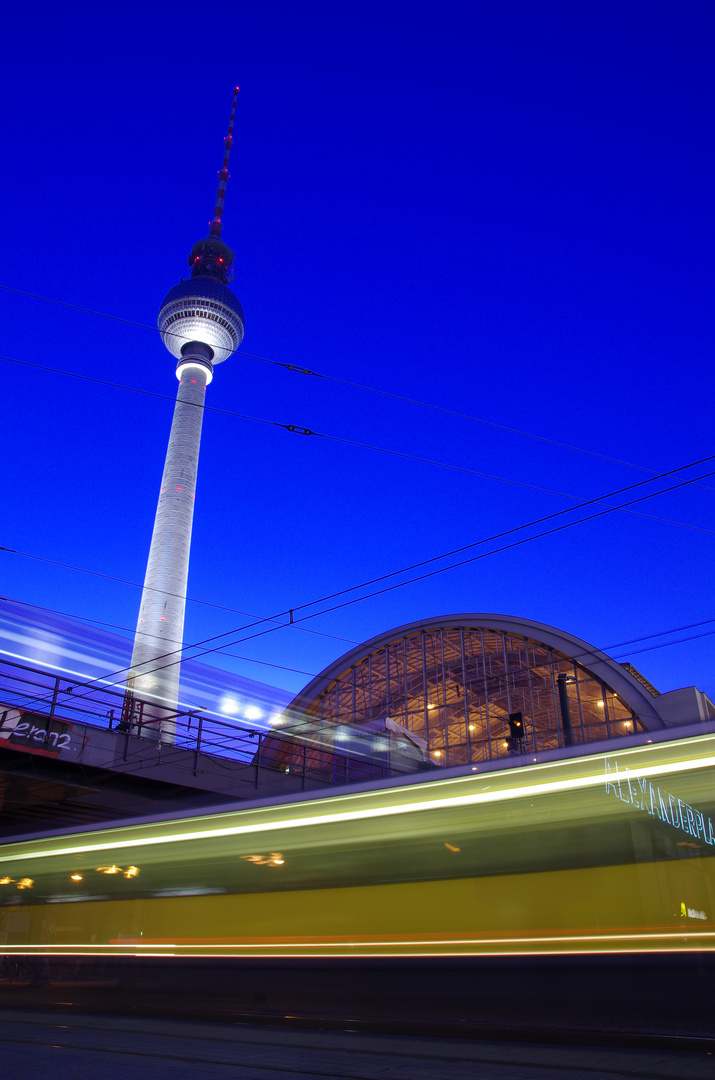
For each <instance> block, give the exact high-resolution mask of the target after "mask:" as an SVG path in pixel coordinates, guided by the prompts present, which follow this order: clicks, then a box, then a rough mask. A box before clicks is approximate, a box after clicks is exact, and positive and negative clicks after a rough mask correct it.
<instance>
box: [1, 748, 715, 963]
mask: <svg viewBox="0 0 715 1080" xmlns="http://www.w3.org/2000/svg"><path fill="white" fill-rule="evenodd" d="M713 765H715V734H708V735H701V736H697V737H693V738H681V739H678V740H674V741H672V742H660V743H653V744H650V745H643V746H631V747H621V748H619V749H617V750H611V749H610V748H609V749H608V752H607V753H605V754H604V753H603V752H601V753H598V754H591V755H589V756H584V757H576V758H570V759H566V760H561V761H557V762H550V763H544V764H534V763H531V764H524V765H523V766H519V767H515V768H510V769H501V770H494V769H490V768H489V767H486V766H479V769H478V771H476V770H475V769H474V767H470V768H469V771H467V770H459V771H458V770H452V771H450V773H449V774H448V775H447V776H444V777H442V778H440V779H438V780H429V781H425V782H422V783H419V782H417V783H416V782H414V781H412V782H407V783H406V782H404V781H403V782H391V783H389V784H387V785H384V786H378V785H374V784H373V785H370V786H368V787H364V788H362V789H358V790H355V789H352V790H346V791H345V793H344V794H342V795H334V794H331V795H326V796H322V795H320V796H317V797H316V796H311V797H309V798H307V797H302V798H299V799H293V800H290V801H283V802H281V803H279V804H275V805H272V806H266V805H260V804H259V805H252V806H247V807H246V808H245V809H241V810H232V811H229V812H225V813H217V814H207V815H202V816H200V817H195V818H190V819H183V820H173V821H167V820H157V819H151V820H146V819H145V820H144V821H142V822H140V823H137V824H134V825H131V826H128V827H121V828H110V829H102V830H94V831H92V832H87V833H82V834H76V835H74V836H72V835H66V836H45V837H38V838H36V839H33V840H28V841H20V842H18V843H14V844H8V845H6V846H5V847H4V848H3V849H2V859H1V861H0V879H1V880H2V882H3V884H1V885H0V898H1V899H0V904H1V905H2V906H1V907H0V934H3V935H5V940H6V942H7V944H6V945H5V946H4V947H3V951H5V952H6V953H8V954H13V953H16V954H23V953H25V954H28V955H38V954H40V955H43V954H44V955H51V954H55V955H72V954H75V955H82V956H86V955H88V954H89V955H96V956H98V957H99V956H108V955H135V956H140V955H141V956H147V955H152V956H177V957H178V956H234V957H240V956H244V957H245V956H247V955H250V956H252V957H256V956H258V957H277V956H294V957H295V956H299V957H319V956H333V957H345V956H429V955H440V956H449V955H454V956H462V955H474V956H479V955H508V954H513V955H525V954H532V953H533V954H550V953H606V954H608V953H620V952H646V953H647V952H693V951H695V952H700V951H707V952H711V951H715V929H713V913H714V912H715V877H714V873H715V830H714V827H713V820H712V819H713V815H714V814H715V799H714V796H713V785H712V775H713V773H712V769H713ZM100 853H101V854H100ZM100 864H101V865H100ZM108 864H111V866H112V867H116V869H117V872H116V873H114V874H111V875H108V874H107V865H108ZM127 867H129V868H130V869H131V870H132V871H135V872H133V873H132V874H131V875H128V874H127V872H126V868H127ZM19 881H25V882H28V881H29V882H31V885H30V886H27V885H26V886H25V887H24V888H23V889H20V888H19V886H18V882H19Z"/></svg>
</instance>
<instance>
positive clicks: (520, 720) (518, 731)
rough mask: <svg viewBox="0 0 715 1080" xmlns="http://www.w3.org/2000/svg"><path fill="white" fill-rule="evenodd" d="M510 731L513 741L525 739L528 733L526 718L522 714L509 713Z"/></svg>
mask: <svg viewBox="0 0 715 1080" xmlns="http://www.w3.org/2000/svg"><path fill="white" fill-rule="evenodd" d="M509 729H510V732H511V737H512V739H523V738H524V736H525V735H526V731H525V730H524V717H523V714H522V713H520V712H513V713H509Z"/></svg>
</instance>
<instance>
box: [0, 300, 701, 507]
mask: <svg viewBox="0 0 715 1080" xmlns="http://www.w3.org/2000/svg"><path fill="white" fill-rule="evenodd" d="M0 289H3V290H4V291H5V292H12V293H16V294H17V295H19V296H26V297H28V298H29V299H32V300H41V301H43V302H44V303H47V304H56V305H57V306H59V307H65V308H68V309H70V310H72V311H81V312H83V313H84V314H85V315H94V316H96V317H97V318H101V319H109V320H110V321H112V322H119V323H123V324H125V325H126V326H134V327H136V328H138V329H141V330H150V331H151V332H152V333H155V334H158V333H159V328H158V326H153V325H151V324H149V323H143V322H139V321H138V320H137V319H129V318H126V317H125V316H122V315H111V314H108V313H107V312H104V311H97V310H96V309H95V308H88V307H84V306H83V305H81V304H71V303H69V302H68V301H65V300H57V299H55V298H54V297H50V296H42V295H40V294H39V293H31V292H28V291H27V290H25V289H17V288H14V287H13V286H10V285H1V284H0ZM163 333H164V335H165V336H169V337H171V336H174V335H173V334H172V332H171V331H168V330H164V331H163ZM175 336H177V337H180V335H178V334H177V335H175ZM236 355H237V356H245V357H248V358H249V359H252V360H259V361H261V363H264V364H270V365H272V366H273V367H280V368H283V369H284V370H285V371H289V372H293V373H296V374H300V375H307V376H312V377H314V378H318V379H324V380H326V382H334V383H337V384H339V385H341V386H349V387H351V388H353V389H356V390H361V391H364V392H365V393H369V394H377V395H379V396H381V397H386V398H391V399H392V400H394V401H402V402H405V403H406V404H408V405H414V406H416V407H417V408H421V409H429V410H431V411H433V412H438V413H443V414H445V415H447V416H453V417H456V418H458V419H461V420H468V421H469V422H471V423H474V424H481V425H483V426H484V427H490V428H494V429H496V430H498V431H505V432H508V433H509V434H511V435H519V436H521V437H522V438H525V439H534V440H536V441H537V442H542V443H546V444H548V445H550V446H556V447H559V448H560V449H562V450H570V451H572V452H574V453H576V454H585V455H586V456H588V457H593V458H598V459H599V460H601V461H609V462H611V463H612V464H614V465H623V466H625V467H626V468H628V469H637V470H639V471H640V472H649V473H651V474H652V475H655V473H656V471H657V470H655V469H649V468H647V467H646V466H644V465H636V464H634V463H633V462H632V461H625V460H623V459H622V458H615V457H612V456H611V455H609V454H601V453H599V452H598V451H595V450H586V449H585V448H584V447H581V446H574V445H573V444H572V443H565V442H561V441H559V440H558V439H551V438H548V437H547V436H545V435H536V434H534V432H530V431H522V430H521V429H520V428H514V427H510V426H509V425H507V424H498V423H496V422H495V421H492V420H484V419H483V418H482V417H478V416H471V415H470V414H469V413H464V412H460V411H458V410H456V409H448V408H446V407H444V406H441V405H433V404H431V403H430V402H425V401H419V400H418V399H416V398H411V397H408V396H406V395H404V394H396V393H393V392H392V391H389V390H381V389H379V388H378V387H374V386H365V385H364V384H363V383H358V382H354V381H353V380H350V379H341V378H339V377H338V376H336V375H326V374H325V373H324V372H318V371H312V370H311V369H310V368H306V367H302V366H300V365H298V364H289V363H285V362H283V361H280V360H271V359H270V358H269V357H267V356H260V355H259V354H258V353H249V352H246V351H245V350H244V349H238V350H237V351H236ZM81 377H83V376H78V378H81ZM93 381H96V382H99V381H101V380H93ZM140 392H141V391H140ZM153 396H156V397H160V396H162V395H153ZM172 400H173V399H172ZM216 411H222V410H216ZM251 419H255V418H251ZM708 490H712V489H708Z"/></svg>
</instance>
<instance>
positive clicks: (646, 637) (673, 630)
mask: <svg viewBox="0 0 715 1080" xmlns="http://www.w3.org/2000/svg"><path fill="white" fill-rule="evenodd" d="M2 600H5V601H7V602H9V603H11V604H18V605H22V606H24V607H35V606H36V605H34V604H29V603H27V602H26V601H24V600H16V599H14V598H12V597H5V596H0V601H2ZM41 610H42V611H46V612H49V613H50V614H52V615H63V616H64V617H65V618H68V619H76V620H78V621H79V622H86V623H90V624H93V625H97V626H103V627H108V628H110V629H113V630H124V631H126V632H127V633H133V632H134V631H133V630H131V629H130V627H128V626H120V625H118V624H117V623H109V622H105V621H104V620H102V619H94V618H92V617H90V616H88V615H77V614H76V613H75V612H69V611H61V610H59V609H58V608H47V607H43V608H42V609H41ZM714 622H715V618H712V619H702V620H701V621H700V622H695V623H686V624H685V625H684V626H674V627H670V628H669V629H668V630H657V631H655V632H654V633H652V634H642V635H641V636H640V637H637V638H629V639H628V641H617V642H613V643H611V644H610V645H599V646H597V648H598V650H599V652H604V653H607V652H610V651H611V650H614V649H622V648H624V647H625V646H626V645H637V644H640V642H642V641H652V640H653V638H657V637H666V636H668V635H670V634H679V633H681V632H682V631H683V630H694V629H696V628H698V627H700V626H709V625H710V624H711V623H714ZM289 625H290V624H289ZM281 626H282V627H285V623H282V624H281ZM304 629H307V628H304ZM713 634H715V630H708V631H706V632H705V633H702V634H692V635H690V636H689V637H685V638H678V639H677V640H675V641H664V642H661V643H660V644H658V645H650V646H648V647H647V648H644V649H633V650H628V651H626V652H625V653H623V654H622V656H631V655H635V653H639V652H651V651H653V650H655V649H661V648H663V649H664V648H667V647H668V646H669V645H679V644H680V643H681V642H686V641H695V640H697V639H698V638H702V637H710V636H712V635H713ZM326 636H332V635H326ZM338 640H348V639H342V638H339V639H338ZM350 643H351V644H354V645H359V644H360V642H358V641H351V642H350ZM220 652H221V655H222V656H228V657H231V658H232V659H234V660H244V661H246V662H248V663H250V664H260V665H261V666H263V667H272V668H278V669H279V670H281V671H290V672H293V673H294V674H296V675H307V676H309V678H312V679H314V678H317V676H318V674H319V672H317V671H305V670H304V669H302V668H294V667H289V666H288V665H286V664H276V663H273V662H272V661H270V660H260V659H258V658H257V657H254V656H239V655H238V654H237V653H230V652H226V650H225V649H221V650H220ZM584 655H587V654H584ZM572 659H574V660H577V659H578V655H574V656H573V657H572ZM613 659H619V658H618V657H613Z"/></svg>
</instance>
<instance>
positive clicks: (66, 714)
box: [0, 657, 406, 784]
mask: <svg viewBox="0 0 715 1080" xmlns="http://www.w3.org/2000/svg"><path fill="white" fill-rule="evenodd" d="M152 713H153V714H154V716H155V715H156V705H155V704H152V703H149V702H145V701H142V700H141V699H139V698H137V697H136V696H135V695H134V694H130V693H127V691H126V690H125V689H124V688H119V687H117V686H116V685H111V684H110V685H107V684H103V683H102V682H101V681H100V680H98V679H87V680H84V681H82V680H79V679H71V678H67V677H66V676H64V675H59V674H55V673H53V672H51V671H47V670H43V669H42V668H33V667H29V666H27V665H25V664H21V663H19V662H17V661H13V660H8V659H5V658H2V657H0V748H3V747H4V748H5V749H13V750H26V751H27V750H30V751H32V750H34V751H35V752H37V751H38V750H40V751H42V750H43V748H46V749H49V750H51V751H54V750H55V749H57V747H58V745H59V747H60V748H61V746H62V741H61V739H62V733H63V730H64V731H66V730H68V729H67V728H66V725H72V724H86V725H88V726H89V727H93V728H99V729H104V730H109V731H113V732H115V733H116V734H117V736H118V737H121V736H125V737H126V739H127V742H128V740H129V739H130V738H131V737H134V738H139V739H145V740H147V742H153V743H155V744H156V743H158V742H160V741H166V742H170V743H171V744H172V745H174V746H177V747H180V748H182V749H184V750H189V751H193V752H194V754H195V772H198V756H199V754H206V755H208V756H210V757H214V758H222V759H229V760H231V761H235V762H244V763H250V764H251V765H255V766H256V767H257V768H261V769H269V770H273V771H275V772H284V773H285V772H290V773H292V774H293V775H294V776H295V775H296V774H297V776H298V777H302V778H303V780H304V781H305V780H312V781H318V782H323V783H326V784H333V783H335V784H342V783H346V782H352V783H355V782H359V781H360V780H368V779H377V778H380V777H385V776H390V775H392V774H393V773H401V772H404V771H406V770H405V769H404V767H400V766H399V765H397V764H391V763H390V761H389V760H387V759H385V756H384V755H373V754H371V753H370V751H369V748H367V749H366V752H365V753H362V754H355V753H344V752H343V753H341V752H330V753H327V754H326V752H325V738H324V737H323V738H317V736H316V737H315V738H312V739H311V737H309V736H303V737H299V736H295V735H291V734H288V733H285V734H284V733H281V734H279V733H278V732H276V731H274V730H273V729H270V730H269V731H266V730H264V729H261V728H259V727H257V726H254V727H248V726H244V725H242V724H240V723H234V722H232V721H225V720H221V719H219V718H217V717H216V716H212V715H210V714H208V713H206V712H202V711H199V710H196V709H188V710H185V711H182V710H179V711H177V712H176V713H174V714H168V713H165V714H164V719H165V721H166V722H167V726H168V727H170V728H171V734H170V735H169V736H168V737H167V736H166V735H162V733H161V732H160V731H159V730H157V726H156V721H155V720H148V719H145V717H149V716H151V715H152ZM264 746H265V751H264ZM281 747H284V748H285V753H281V752H277V750H278V751H280V749H281ZM269 750H270V752H269ZM287 763H288V764H287Z"/></svg>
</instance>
